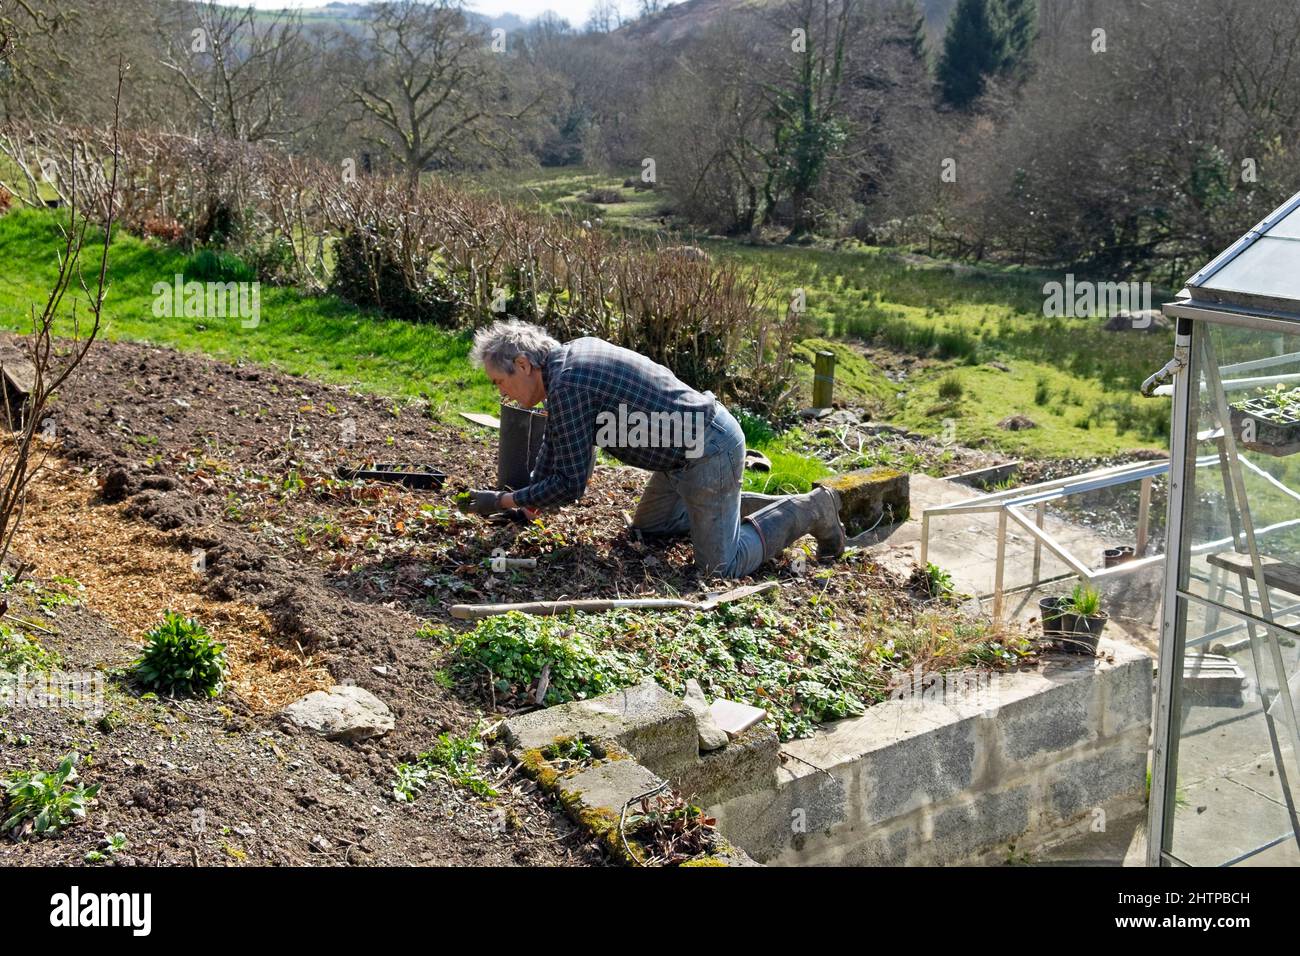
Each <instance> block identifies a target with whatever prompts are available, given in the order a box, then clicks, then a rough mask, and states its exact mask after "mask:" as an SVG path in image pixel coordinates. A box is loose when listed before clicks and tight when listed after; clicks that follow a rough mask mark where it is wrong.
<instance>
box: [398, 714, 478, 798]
mask: <svg viewBox="0 0 1300 956" xmlns="http://www.w3.org/2000/svg"><path fill="white" fill-rule="evenodd" d="M479 734H480V728H478V727H475V728H474V730H473V732H472V733H470V734H469V735H468V736H465V737H456V736H453V735H452V734H439V735H438V741H437V743H436V744H435V745H434V747H433V749H432V750H429V751H426V752H425V753H422V754H420V755H419V757H417V758H416V759H415V762H414V763H399V764H398V765H397V767H396V768H395V769H394V774H395V775H396V779H394V781H393V799H394V800H397V801H400V802H403V803H410V802H411V801H413V800H414V799H415V798H416V797H417V796H419V794H420V793H421V792H422V791H423V790H424V789H425V788H426V787H428V786H429V783H430V781H431V780H433V779H434V778H441V779H443V780H447V781H449V782H450V783H454V784H457V785H458V786H461V787H464V788H465V789H467V790H469V791H471V792H472V793H475V794H477V795H478V796H480V797H495V796H496V795H497V792H496V790H494V789H493V788H492V785H491V784H489V783H488V782H487V780H485V779H484V778H483V776H482V775H481V774H480V773H479V769H478V758H479V755H480V754H482V753H483V742H482V741H481V740H480V739H479Z"/></svg>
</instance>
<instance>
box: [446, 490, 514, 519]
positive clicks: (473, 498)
mask: <svg viewBox="0 0 1300 956" xmlns="http://www.w3.org/2000/svg"><path fill="white" fill-rule="evenodd" d="M467 494H468V495H469V497H468V498H462V499H461V500H460V501H458V502H457V507H459V508H460V510H461V511H463V512H464V513H465V514H474V515H478V516H479V517H481V518H486V517H489V516H490V515H494V514H499V513H500V512H501V511H503V510H505V509H503V508H502V507H501V492H499V491H481V490H471V491H469V492H467Z"/></svg>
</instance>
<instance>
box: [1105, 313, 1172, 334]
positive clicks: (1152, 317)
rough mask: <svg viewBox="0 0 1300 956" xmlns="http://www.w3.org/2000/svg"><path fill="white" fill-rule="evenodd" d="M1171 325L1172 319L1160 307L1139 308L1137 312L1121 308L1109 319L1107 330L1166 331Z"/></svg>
mask: <svg viewBox="0 0 1300 956" xmlns="http://www.w3.org/2000/svg"><path fill="white" fill-rule="evenodd" d="M1170 327H1171V323H1170V321H1169V320H1168V319H1167V318H1165V314H1164V312H1162V311H1161V310H1160V309H1139V310H1138V311H1136V312H1130V311H1129V310H1128V309H1121V310H1120V311H1119V312H1118V314H1116V315H1114V316H1111V318H1109V319H1107V320H1106V325H1105V329H1106V331H1107V332H1131V331H1138V332H1164V331H1166V330H1167V329H1169V328H1170Z"/></svg>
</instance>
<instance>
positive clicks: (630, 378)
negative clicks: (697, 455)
mask: <svg viewBox="0 0 1300 956" xmlns="http://www.w3.org/2000/svg"><path fill="white" fill-rule="evenodd" d="M542 382H543V384H544V385H545V387H546V416H547V417H546V436H545V438H544V439H543V441H542V447H541V450H540V451H539V452H538V455H537V461H536V463H535V465H534V467H533V471H532V483H531V484H530V485H528V486H527V487H526V488H521V489H520V490H518V491H516V492H514V500H515V503H516V504H518V505H520V506H524V507H529V508H547V507H552V506H555V505H560V504H567V503H569V502H571V501H576V500H577V499H579V498H581V497H582V494H583V492H584V491H585V490H586V488H587V479H588V478H589V477H590V475H591V469H592V465H593V459H594V457H595V444H596V439H597V436H598V431H600V430H601V426H602V423H603V421H609V420H610V419H608V418H606V419H604V420H602V419H601V417H600V416H601V413H602V412H608V413H609V414H610V415H611V416H613V420H617V419H618V417H619V415H620V410H621V411H622V412H623V415H624V420H628V416H631V415H632V413H633V412H640V413H643V415H645V416H646V417H648V416H650V415H652V414H655V413H663V412H669V413H677V415H678V416H679V420H684V419H685V418H686V416H690V422H691V427H692V428H694V427H696V426H697V425H702V428H701V429H700V431H701V432H702V429H703V428H707V427H708V426H709V425H710V424H711V423H712V422H713V415H714V412H715V411H716V408H717V403H716V402H715V401H714V399H713V395H712V393H710V392H704V393H701V392H697V391H695V389H693V388H691V387H690V386H688V385H686V384H684V383H683V382H681V381H680V380H679V379H678V378H677V376H676V375H674V374H673V373H672V372H671V371H669V370H668V369H666V368H664V366H662V365H659V364H657V363H655V362H652V361H650V360H649V359H648V358H646V357H645V356H644V355H640V354H638V353H636V352H633V351H631V350H630V349H625V348H620V347H619V346H617V345H610V344H609V343H608V342H605V341H602V340H601V339H597V338H581V339H574V340H573V341H572V342H569V343H568V344H566V345H562V346H560V347H559V348H557V349H555V350H554V351H553V352H551V354H550V355H549V356H547V359H546V362H545V364H543V366H542ZM620 406H621V409H620ZM634 419H635V417H633V420H634ZM629 434H631V435H633V437H634V436H635V433H629ZM695 440H696V441H697V442H700V443H702V442H703V440H704V435H703V434H702V433H701V434H697V435H695ZM630 444H631V445H634V446H636V447H628V444H627V443H624V444H602V447H604V448H605V450H606V451H607V452H609V454H611V455H613V456H614V457H615V458H617V459H618V460H619V461H622V462H624V463H625V464H628V465H632V466H633V467H635V468H644V469H645V470H647V471H673V470H675V469H678V468H682V467H684V466H685V465H687V464H689V462H690V459H689V458H688V456H687V454H686V448H685V447H684V446H683V444H682V443H681V442H674V443H666V444H667V447H664V444H665V443H662V442H661V443H660V447H646V444H647V443H646V442H645V441H635V440H634V441H632V442H630ZM696 447H699V445H697V446H696Z"/></svg>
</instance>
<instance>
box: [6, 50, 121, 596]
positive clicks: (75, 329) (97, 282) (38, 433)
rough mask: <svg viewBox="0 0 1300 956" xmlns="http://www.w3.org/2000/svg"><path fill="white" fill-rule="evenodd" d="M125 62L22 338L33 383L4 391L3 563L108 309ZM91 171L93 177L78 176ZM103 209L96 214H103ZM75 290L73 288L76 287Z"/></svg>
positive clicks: (77, 171) (74, 185)
mask: <svg viewBox="0 0 1300 956" xmlns="http://www.w3.org/2000/svg"><path fill="white" fill-rule="evenodd" d="M124 73H125V67H124V65H123V64H122V63H121V62H120V61H119V64H118V72H117V88H116V92H115V93H114V96H113V101H114V104H117V105H115V107H114V112H113V126H112V130H111V142H112V160H111V162H110V163H109V166H108V168H107V169H106V168H105V167H104V166H103V165H102V164H101V163H100V162H99V158H98V157H92V156H83V157H82V158H83V160H85V162H82V163H74V164H73V166H72V168H71V169H70V170H69V173H68V175H69V176H70V177H71V182H70V185H69V189H68V196H69V200H70V201H69V206H68V222H67V225H66V226H65V227H63V230H62V232H63V247H62V249H61V250H60V252H59V256H58V272H57V274H56V276H55V280H54V285H53V287H52V288H51V289H50V293H49V295H48V296H47V297H46V300H45V305H44V306H43V307H42V308H41V310H40V312H39V313H38V312H37V311H36V306H35V305H33V306H32V312H31V318H32V331H31V334H30V335H28V336H25V337H24V339H23V341H22V352H23V353H24V355H25V358H26V360H27V362H28V363H29V364H30V373H29V374H30V379H31V381H30V387H29V389H28V392H27V397H26V401H25V403H24V404H23V406H22V408H21V409H15V408H12V407H9V406H10V401H9V392H8V389H6V390H5V404H6V411H7V412H8V415H9V421H10V423H14V422H19V423H20V427H19V429H18V435H17V437H16V438H14V439H11V440H10V441H8V442H6V443H5V444H4V446H3V451H0V564H3V562H4V560H5V559H6V558H7V557H8V555H9V549H10V547H11V546H12V544H13V539H14V535H15V534H16V533H17V531H18V526H19V524H20V523H21V521H22V517H23V512H24V510H25V509H26V505H27V494H28V491H29V490H30V487H31V483H32V480H33V479H34V478H35V477H36V475H37V474H38V473H39V471H40V469H41V466H42V465H44V463H45V459H46V457H47V456H48V454H49V451H50V448H49V445H48V444H46V443H45V430H46V422H47V417H46V411H47V409H48V408H49V404H50V400H51V399H52V398H53V396H54V395H55V394H56V393H57V392H58V390H59V389H60V388H61V387H62V385H63V383H64V382H66V381H67V380H68V377H69V376H70V375H71V374H72V373H73V372H74V371H76V369H77V367H78V366H80V365H81V364H82V362H84V361H85V359H86V354H87V353H88V352H89V351H90V347H91V345H92V344H93V343H94V341H95V338H96V336H98V334H99V330H100V325H101V319H102V315H103V310H104V295H105V293H107V291H108V248H109V244H110V242H111V237H112V232H113V225H114V219H115V214H116V209H117V207H116V202H115V200H116V196H117V170H118V164H117V157H118V125H119V122H120V115H121V114H120V103H121V100H122V80H123V75H124ZM79 176H88V177H89V179H88V180H87V179H79V178H78V177H79ZM86 193H89V196H90V200H91V203H92V205H93V206H95V207H97V208H95V211H94V212H95V214H93V215H88V214H87V213H86V212H85V210H84V209H83V208H82V205H81V203H82V197H83V195H85V194H86ZM101 212H102V213H103V214H104V215H103V216H102V218H101V216H100V215H98V213H101ZM92 221H93V223H94V225H95V226H96V228H99V229H102V237H103V238H102V240H101V241H102V246H101V250H100V254H99V263H98V270H97V272H96V274H95V277H94V279H92V280H91V281H90V282H89V283H88V282H87V280H86V278H85V275H84V273H83V272H82V268H81V253H82V250H83V249H84V248H85V247H86V237H87V231H88V229H89V228H90V226H91V225H92ZM74 281H75V282H76V284H77V285H78V286H80V288H81V293H82V296H83V297H84V303H85V312H86V313H89V320H88V323H87V322H86V320H85V319H84V318H83V315H84V313H83V315H78V310H77V306H78V305H80V304H81V302H80V301H75V302H73V304H72V309H71V325H72V341H71V343H70V344H69V345H68V346H67V347H66V348H64V347H61V346H59V345H57V344H56V343H55V337H54V331H55V326H56V323H57V321H58V320H59V318H60V314H61V311H62V306H63V303H64V299H65V297H66V296H67V295H68V293H69V290H71V289H72V288H73V282H74ZM74 296H75V293H74ZM26 570H27V566H26V565H23V566H21V567H19V568H18V570H17V571H16V572H15V574H14V578H15V579H18V578H21V577H22V576H23V574H24V573H25V572H26Z"/></svg>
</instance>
